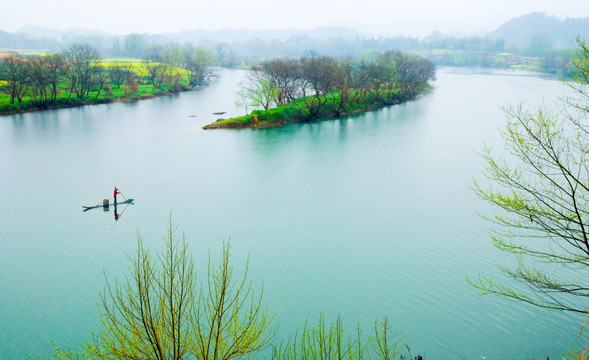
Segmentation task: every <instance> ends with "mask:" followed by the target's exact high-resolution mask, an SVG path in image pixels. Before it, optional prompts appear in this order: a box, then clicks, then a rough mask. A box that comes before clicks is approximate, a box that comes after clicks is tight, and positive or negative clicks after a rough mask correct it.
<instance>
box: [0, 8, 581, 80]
mask: <svg viewBox="0 0 589 360" xmlns="http://www.w3.org/2000/svg"><path fill="white" fill-rule="evenodd" d="M577 37H580V38H584V39H589V18H579V19H569V18H567V19H565V20H560V19H558V18H556V17H554V16H547V15H546V14H544V13H531V14H527V15H523V16H520V17H518V18H514V19H511V20H510V21H508V22H506V23H504V24H503V25H501V26H500V27H499V28H497V29H496V30H494V31H492V32H490V33H488V34H486V35H484V36H459V35H444V34H441V33H439V32H435V33H433V34H431V35H430V36H427V37H425V38H422V39H420V38H418V37H412V36H396V37H381V36H374V35H367V34H363V33H360V32H357V31H355V30H351V29H347V28H336V27H324V28H318V29H314V30H281V31H249V30H220V31H204V30H194V31H183V32H178V33H167V34H155V35H148V34H137V33H133V34H129V35H123V36H117V35H111V34H107V33H103V32H98V31H89V30H68V31H57V30H51V29H46V28H40V27H34V26H28V27H25V28H23V29H22V30H21V31H20V32H18V33H15V34H13V33H7V32H2V31H0V49H2V48H4V49H21V50H24V49H34V50H47V51H61V50H63V49H65V48H67V47H68V46H69V45H70V44H72V43H74V42H75V43H87V44H90V45H92V46H93V47H94V48H96V49H97V50H98V51H99V52H100V53H101V54H103V55H111V56H125V57H133V58H145V57H146V56H149V55H150V54H154V53H158V52H160V51H162V49H164V47H165V46H168V45H169V44H170V43H177V44H182V45H185V44H192V45H194V46H197V47H202V48H205V49H209V50H211V51H213V52H214V53H215V54H216V55H217V61H218V64H219V65H221V66H225V67H236V66H244V65H246V66H247V65H257V64H259V63H260V62H261V61H263V60H264V59H268V58H281V57H282V58H294V57H300V56H304V55H305V54H307V53H309V52H316V53H320V54H321V55H326V56H334V57H339V58H351V59H360V60H362V59H374V58H376V57H377V56H378V55H379V54H381V53H382V52H385V51H390V50H401V51H410V52H415V53H417V54H419V55H422V56H424V57H426V58H428V59H429V60H431V61H433V62H435V63H436V64H438V65H454V66H484V67H516V66H520V67H525V68H530V69H535V70H541V71H547V72H554V73H564V72H566V68H567V64H568V61H569V59H570V56H571V54H572V48H573V46H574V43H575V39H576V38H577Z"/></svg>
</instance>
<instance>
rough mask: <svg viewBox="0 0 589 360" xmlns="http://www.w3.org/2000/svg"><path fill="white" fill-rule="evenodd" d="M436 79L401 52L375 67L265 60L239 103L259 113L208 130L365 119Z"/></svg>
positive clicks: (427, 64) (425, 65)
mask: <svg viewBox="0 0 589 360" xmlns="http://www.w3.org/2000/svg"><path fill="white" fill-rule="evenodd" d="M434 78H435V66H434V64H433V63H432V62H431V61H429V60H426V59H423V58H421V57H418V56H415V55H409V54H406V53H402V52H400V51H394V52H386V53H383V54H381V55H380V56H379V57H378V58H377V59H376V60H375V61H373V62H357V61H354V60H349V59H345V60H342V59H336V58H333V57H328V56H322V57H316V56H308V57H304V58H301V59H287V60H282V59H279V60H271V61H266V62H264V63H262V65H260V66H257V67H254V68H253V69H252V70H251V71H250V73H249V74H248V78H247V81H246V83H245V84H244V85H243V88H242V89H241V91H240V93H239V98H238V101H237V103H238V104H241V105H243V106H244V107H245V108H246V109H247V108H248V107H253V108H256V109H257V110H254V111H252V112H251V113H250V114H249V115H244V116H239V117H235V118H231V119H219V120H217V121H216V122H214V123H212V124H209V125H205V126H204V127H203V129H233V128H244V127H250V128H260V127H271V126H282V125H284V124H288V123H299V122H309V121H313V120H317V119H327V118H337V117H340V116H346V115H352V114H360V113H364V112H367V111H371V110H375V109H379V108H382V107H385V106H390V105H394V104H398V103H401V102H404V101H408V100H411V99H414V98H415V97H416V96H418V95H419V94H421V93H423V92H425V91H427V90H428V89H429V84H428V81H429V80H431V79H434ZM246 112H247V111H246Z"/></svg>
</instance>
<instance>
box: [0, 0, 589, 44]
mask: <svg viewBox="0 0 589 360" xmlns="http://www.w3.org/2000/svg"><path fill="white" fill-rule="evenodd" d="M1 9H2V13H3V16H2V20H1V21H0V29H1V30H4V31H9V32H15V31H17V30H18V29H20V28H21V27H23V26H25V25H41V26H46V27H50V28H53V29H60V30H65V29H70V28H83V29H97V30H102V31H106V32H109V33H113V34H128V33H131V32H138V33H162V32H175V31H180V30H189V29H206V30H218V29H309V28H315V27H319V26H333V25H345V26H351V27H356V28H360V29H370V28H375V29H384V30H383V31H385V30H387V29H388V30H390V31H391V32H395V33H399V32H404V33H406V34H407V35H408V34H412V35H419V34H416V32H418V30H417V29H420V28H421V29H422V31H421V32H423V31H427V32H431V31H432V30H436V29H437V30H441V31H443V32H450V31H453V30H458V31H479V30H494V29H495V28H496V27H497V26H499V25H500V24H502V23H503V22H505V21H507V20H509V19H511V18H513V17H516V16H520V15H523V14H527V13H530V12H536V11H542V12H545V13H546V14H548V15H556V16H557V17H560V18H564V17H589V0H484V1H483V0H470V1H467V0H402V1H400V0H361V1H360V0H290V1H283V0H244V1H242V0H206V1H205V0H158V1H154V0H99V1H87V0H53V1H48V0H21V1H3V4H2V6H1ZM385 25H387V26H385ZM386 35H392V34H386Z"/></svg>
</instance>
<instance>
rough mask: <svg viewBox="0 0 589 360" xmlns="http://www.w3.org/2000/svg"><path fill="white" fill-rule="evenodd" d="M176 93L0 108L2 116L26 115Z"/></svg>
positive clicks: (164, 92)
mask: <svg viewBox="0 0 589 360" xmlns="http://www.w3.org/2000/svg"><path fill="white" fill-rule="evenodd" d="M174 94H176V93H171V92H168V91H162V92H159V93H154V94H142V95H137V96H123V97H107V98H98V99H84V100H70V101H62V102H55V103H50V104H31V105H26V106H24V107H2V108H0V116H8V115H16V114H24V113H28V112H36V111H45V110H56V109H67V108H75V107H80V106H87V105H100V104H111V103H118V102H120V103H126V102H134V101H139V100H147V99H153V98H156V97H160V96H170V95H174Z"/></svg>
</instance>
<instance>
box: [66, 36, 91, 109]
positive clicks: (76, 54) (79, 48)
mask: <svg viewBox="0 0 589 360" xmlns="http://www.w3.org/2000/svg"><path fill="white" fill-rule="evenodd" d="M63 55H64V57H65V59H66V62H67V67H66V68H65V69H66V70H65V76H66V78H67V79H68V82H69V91H70V98H71V95H72V94H75V95H76V96H77V97H78V99H83V98H84V97H85V96H86V95H88V93H89V92H90V87H91V85H92V77H93V75H94V72H95V68H94V67H95V65H96V63H97V62H98V60H100V55H99V54H98V51H97V50H96V49H95V48H94V47H93V46H91V45H89V44H82V43H74V44H72V45H71V46H70V47H69V49H68V50H67V51H66V52H64V54H63Z"/></svg>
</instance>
